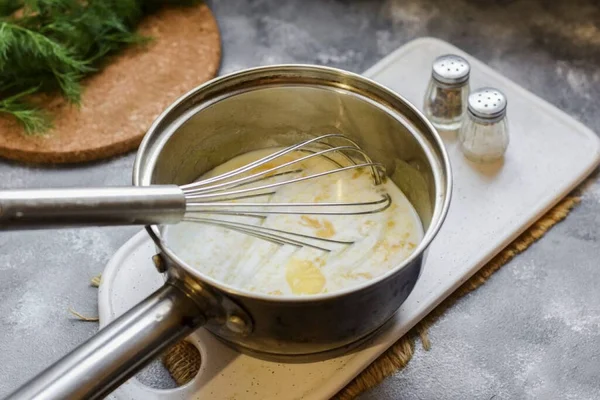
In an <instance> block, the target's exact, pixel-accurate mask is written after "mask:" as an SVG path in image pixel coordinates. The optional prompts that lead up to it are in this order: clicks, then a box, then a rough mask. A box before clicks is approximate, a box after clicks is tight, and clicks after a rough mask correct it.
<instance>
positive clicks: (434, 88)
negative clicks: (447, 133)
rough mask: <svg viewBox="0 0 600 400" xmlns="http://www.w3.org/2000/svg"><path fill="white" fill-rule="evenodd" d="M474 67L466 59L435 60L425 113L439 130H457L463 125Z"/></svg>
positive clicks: (447, 56)
mask: <svg viewBox="0 0 600 400" xmlns="http://www.w3.org/2000/svg"><path fill="white" fill-rule="evenodd" d="M470 72H471V66H470V65H469V63H468V62H467V60H465V59H464V58H462V57H460V56H457V55H453V54H446V55H443V56H440V57H438V58H436V59H435V61H434V62H433V66H432V71H431V79H430V80H429V85H428V87H427V92H426V94H425V104H424V106H423V110H424V111H425V116H426V117H427V119H428V120H429V121H430V122H431V123H432V124H433V126H435V127H436V128H438V129H441V130H455V129H458V128H459V127H460V125H461V122H462V117H463V114H464V112H465V110H466V108H467V98H468V96H469V73H470Z"/></svg>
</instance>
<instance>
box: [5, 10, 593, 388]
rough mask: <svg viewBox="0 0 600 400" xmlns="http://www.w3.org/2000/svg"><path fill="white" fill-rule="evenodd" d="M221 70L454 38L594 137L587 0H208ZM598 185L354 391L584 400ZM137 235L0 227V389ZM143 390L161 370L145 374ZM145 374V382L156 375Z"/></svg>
mask: <svg viewBox="0 0 600 400" xmlns="http://www.w3.org/2000/svg"><path fill="white" fill-rule="evenodd" d="M212 7H213V10H214V12H215V14H216V16H217V19H218V20H219V23H220V25H221V29H222V33H223V43H224V58H223V65H222V69H221V72H222V73H227V72H231V71H234V70H238V69H241V68H246V67H250V66H255V65H263V64H271V63H284V62H302V63H317V64H325V65H331V66H336V67H341V68H345V69H349V70H351V71H356V72H360V71H363V70H365V69H366V68H368V67H369V66H371V65H372V64H374V63H375V62H376V61H377V60H379V59H380V58H381V57H383V56H385V55H386V54H388V53H389V52H391V51H392V50H394V49H396V48H397V47H399V46H400V45H402V44H404V43H406V42H407V41H409V40H411V39H413V38H416V37H420V36H435V37H439V38H441V39H444V40H446V41H449V42H451V43H453V44H454V45H457V46H458V47H461V48H462V49H464V50H466V51H467V52H469V53H471V54H472V55H474V56H475V57H477V58H479V59H481V60H483V61H484V62H487V63H488V64H489V65H491V66H492V67H493V68H495V69H497V70H498V71H500V72H501V73H503V74H504V75H506V76H508V77H509V78H511V79H512V80H514V81H516V82H517V83H519V84H521V85H523V86H524V87H525V88H527V89H528V90H530V91H532V92H533V93H535V94H537V95H539V96H541V97H542V98H544V99H546V100H548V101H550V102H551V103H553V104H554V105H556V106H558V107H559V108H561V109H563V110H565V111H566V112H567V113H569V114H571V115H572V116H574V117H575V118H577V119H579V120H580V121H582V122H583V123H584V124H586V125H588V126H589V127H590V128H592V129H593V130H594V131H596V132H600V119H599V118H598V115H600V69H599V66H600V5H596V2H595V1H594V0H573V1H568V0H554V1H552V0H529V1H527V0H522V1H518V0H513V1H511V0H420V1H419V0H395V1H378V0H370V1H369V0H363V1H351V0H347V1H331V0H318V1H317V0H311V1H303V2H300V1H293V0H289V1H277V0H264V1H242V0H237V1H236V0H222V1H218V2H217V1H214V2H213V4H212ZM133 159H134V155H133V154H129V155H127V156H124V157H119V158H116V159H112V160H109V161H106V162H100V163H94V164H88V165H83V166H78V167H76V168H73V167H66V168H65V167H61V168H47V167H27V166H23V165H17V164H12V163H7V162H0V187H2V188H9V187H12V188H17V187H18V188H20V187H45V186H56V187H66V186H76V185H100V186H101V185H124V184H128V183H129V182H130V177H131V167H132V165H133ZM599 211H600V184H598V183H595V184H594V185H592V187H591V188H590V189H589V190H588V192H587V193H586V194H585V197H584V201H583V203H582V204H581V205H580V206H579V207H578V208H577V209H576V210H575V211H574V212H573V213H572V215H571V216H569V218H568V219H567V221H566V222H564V223H562V224H560V225H558V226H557V227H555V228H554V229H553V230H552V231H551V232H550V233H549V234H548V235H547V236H546V237H545V238H544V239H543V240H541V241H540V242H539V243H537V244H535V245H534V246H532V247H531V248H530V249H529V250H528V251H527V252H526V253H524V254H522V255H521V256H519V257H518V258H517V259H516V260H514V261H513V262H512V263H510V264H509V265H507V266H505V267H504V268H503V269H501V270H500V271H499V272H497V273H496V274H495V275H494V276H493V277H492V278H491V279H490V281H489V282H488V283H487V284H486V285H485V286H484V287H482V288H481V289H480V290H478V291H477V292H475V293H472V294H470V295H468V296H467V297H465V298H464V299H462V300H461V301H460V302H458V304H457V305H456V306H455V307H454V308H452V309H451V310H450V311H449V312H448V313H446V314H445V315H444V316H443V317H442V318H441V319H440V321H438V323H437V324H436V325H435V326H434V327H433V328H432V329H431V332H430V334H431V340H432V343H433V348H432V349H431V350H430V351H429V352H425V351H423V350H422V349H421V348H420V347H419V348H418V349H417V352H416V355H415V358H414V359H413V360H412V362H411V363H410V364H409V366H408V367H407V368H406V369H405V370H404V371H402V372H399V373H397V374H395V375H394V376H392V377H390V378H389V379H387V380H386V381H385V382H384V383H382V384H381V385H379V386H378V387H377V388H375V389H373V390H371V391H370V392H368V393H365V394H364V395H363V396H362V397H361V398H362V399H485V400H488V399H534V398H540V399H598V398H600V381H599V379H598V377H599V375H600V333H599V332H600V266H599V261H598V259H599V258H598V254H599V253H600V231H599V230H598V229H597V226H598V223H599V222H600V212H599ZM136 231H137V229H135V228H102V229H81V230H60V231H38V232H14V233H1V234H0V248H1V250H0V276H1V279H0V336H1V338H2V339H1V340H0V397H2V396H4V395H6V394H7V393H8V392H9V391H11V390H12V389H14V388H16V387H17V386H18V385H19V384H21V383H23V382H24V381H25V380H26V379H27V378H28V377H30V376H32V375H34V374H35V373H37V372H39V371H40V370H42V369H43V368H44V367H45V366H47V365H48V364H50V363H51V362H52V361H55V360H57V359H58V358H60V357H61V356H62V355H64V354H65V353H66V352H67V351H68V350H70V349H72V348H73V347H75V346H76V345H77V344H79V343H81V342H82V341H84V340H85V339H86V338H88V337H90V336H91V335H92V334H94V332H95V331H96V329H97V326H96V325H95V324H93V323H83V322H79V321H77V320H75V319H74V318H72V317H71V316H70V315H69V313H68V312H67V309H68V307H69V306H73V307H76V308H77V310H79V311H80V312H82V313H85V314H90V315H94V314H95V313H96V289H92V288H90V287H89V286H88V282H89V279H90V278H91V277H93V276H94V275H97V274H99V273H100V272H102V269H103V267H104V265H105V263H106V262H107V261H108V259H109V258H110V256H111V255H112V254H113V253H114V252H115V250H116V249H117V248H118V247H119V246H120V245H121V244H123V243H124V242H125V241H126V240H127V239H128V238H129V237H130V236H131V235H133V233H134V232H136ZM146 379H148V380H154V381H155V384H156V383H158V384H168V381H167V380H166V379H164V378H160V377H159V378H151V377H148V376H147V377H146ZM156 381H158V382H156Z"/></svg>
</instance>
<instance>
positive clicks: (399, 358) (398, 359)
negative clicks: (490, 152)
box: [71, 174, 597, 400]
mask: <svg viewBox="0 0 600 400" xmlns="http://www.w3.org/2000/svg"><path fill="white" fill-rule="evenodd" d="M596 175H597V174H594V177H595V176H596ZM594 177H592V178H590V179H588V180H587V181H586V182H584V183H583V184H582V185H581V186H580V187H579V188H578V189H576V190H575V191H573V192H572V193H571V194H570V195H569V196H567V197H565V198H564V199H563V200H561V201H560V202H559V203H558V204H557V205H555V206H554V207H553V208H552V209H550V211H548V212H547V213H546V214H545V215H544V216H543V217H542V218H540V219H539V220H538V221H537V222H535V223H534V224H533V225H532V226H530V227H529V229H527V230H526V231H525V232H524V233H522V234H521V235H520V236H519V237H518V238H517V239H516V240H514V241H513V242H512V243H511V244H509V245H508V246H507V247H506V248H505V249H504V250H502V251H501V252H500V253H498V254H497V255H496V256H495V257H494V258H493V259H492V260H491V261H490V262H489V263H487V264H486V265H485V266H484V267H483V268H481V269H480V270H479V271H478V272H477V273H476V274H475V275H473V276H472V277H471V278H470V279H469V280H468V281H467V282H465V283H464V284H463V285H462V286H460V287H459V288H458V289H457V290H456V291H455V292H454V293H453V294H452V295H450V296H449V297H448V298H446V299H445V300H444V301H443V302H442V303H441V304H440V305H439V306H438V307H437V308H435V309H434V310H433V311H432V312H431V313H429V315H427V316H426V317H425V318H424V319H423V320H422V321H421V322H420V323H418V324H417V325H416V326H415V327H414V328H413V329H412V330H410V331H409V332H408V333H407V334H406V335H404V336H403V337H402V338H400V339H399V340H398V341H397V342H396V343H394V345H393V346H391V347H390V348H389V349H388V350H387V351H386V352H385V353H383V354H382V355H381V356H379V358H377V359H376V360H375V361H374V362H373V363H372V364H371V365H369V366H368V367H367V368H366V369H365V370H364V371H363V372H362V373H361V374H360V375H358V376H357V377H356V378H355V379H354V380H352V382H350V383H349V384H348V385H347V386H346V387H345V388H343V389H342V390H340V392H338V393H337V394H336V395H335V396H334V397H333V399H334V400H349V399H353V398H355V397H357V396H358V395H359V394H360V393H362V392H364V391H366V390H368V389H370V388H372V387H374V386H376V385H377V384H379V383H380V382H381V381H383V380H384V379H385V378H386V377H387V376H389V375H391V374H393V373H395V372H397V371H399V370H401V369H403V368H404V367H405V366H406V365H407V364H408V363H409V361H410V360H411V358H412V356H413V353H414V350H415V344H416V341H417V340H420V341H421V344H422V346H423V348H424V349H425V350H429V349H430V348H431V342H430V341H429V337H428V334H427V332H428V328H429V327H430V326H431V325H433V324H434V323H435V322H436V321H437V319H438V318H439V317H440V316H441V315H443V314H444V312H445V311H446V310H448V309H449V308H450V307H452V305H454V303H456V301H458V299H460V298H461V297H463V296H464V295H465V294H467V293H469V292H472V291H473V290H475V289H477V288H478V287H480V286H481V285H483V284H484V283H485V282H486V281H487V280H488V278H489V277H490V276H492V274H493V273H494V272H496V271H497V270H499V269H500V268H501V267H502V266H503V265H505V264H506V263H507V262H509V261H510V260H511V259H512V258H513V257H515V256H516V255H517V254H519V253H521V252H523V251H525V250H526V249H527V248H528V247H529V246H531V245H532V244H533V243H534V242H536V241H537V240H538V239H540V238H541V237H542V236H544V234H545V233H546V232H548V230H549V229H550V228H552V227H553V226H554V225H556V224H557V223H558V222H560V221H562V220H563V219H565V218H566V217H567V215H568V214H569V212H570V211H571V210H572V209H573V208H574V207H575V206H576V205H577V204H579V203H580V201H581V194H582V193H583V191H584V190H585V188H586V187H587V186H588V185H589V184H590V183H591V182H593V180H594V179H595V178H594ZM99 284H100V277H96V278H94V279H93V280H92V285H93V286H96V287H97V286H99ZM71 312H72V313H73V314H75V316H77V317H78V318H80V319H83V320H86V321H97V320H98V318H88V317H85V316H83V315H80V314H79V313H77V312H75V311H73V310H71ZM162 362H163V364H164V365H165V367H166V368H167V370H168V371H169V373H170V374H171V376H172V377H173V379H174V380H175V382H176V383H177V384H178V385H179V386H181V385H184V384H186V383H187V382H189V381H190V380H191V379H192V378H193V377H194V376H195V375H196V373H197V372H198V370H199V369H200V364H201V359H200V354H199V352H198V350H197V349H196V347H195V346H194V345H192V344H191V343H189V342H187V341H185V340H183V341H181V342H179V343H177V344H175V345H174V346H172V347H171V348H169V349H168V350H167V351H166V352H165V353H164V354H163V356H162Z"/></svg>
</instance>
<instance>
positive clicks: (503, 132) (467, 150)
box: [458, 87, 509, 162]
mask: <svg viewBox="0 0 600 400" xmlns="http://www.w3.org/2000/svg"><path fill="white" fill-rule="evenodd" d="M468 104H469V105H468V110H467V115H466V116H465V120H464V122H463V125H462V127H461V129H460V131H459V133H458V141H459V143H460V147H461V150H462V152H463V154H464V155H465V157H467V158H468V159H469V160H471V161H475V162H492V161H496V160H498V159H500V158H502V156H503V155H504V153H505V152H506V148H507V147H508V142H509V136H508V120H507V118H506V105H507V100H506V96H505V95H504V93H502V92H501V91H500V90H498V89H494V88H491V87H484V88H481V89H478V90H476V91H475V92H473V93H471V95H470V96H469V101H468Z"/></svg>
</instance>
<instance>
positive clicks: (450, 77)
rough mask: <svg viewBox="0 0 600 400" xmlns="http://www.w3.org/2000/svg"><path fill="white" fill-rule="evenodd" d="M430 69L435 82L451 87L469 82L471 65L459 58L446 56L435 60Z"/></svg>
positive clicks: (452, 55)
mask: <svg viewBox="0 0 600 400" xmlns="http://www.w3.org/2000/svg"><path fill="white" fill-rule="evenodd" d="M432 69H433V72H432V74H433V77H434V79H435V80H437V81H440V82H442V83H446V84H449V85H453V84H459V83H464V82H466V81H468V80H469V73H470V72H471V65H469V62H468V61H467V60H465V59H464V58H462V57H460V56H457V55H454V54H446V55H443V56H439V57H438V58H436V59H435V61H434V62H433V68H432Z"/></svg>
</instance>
